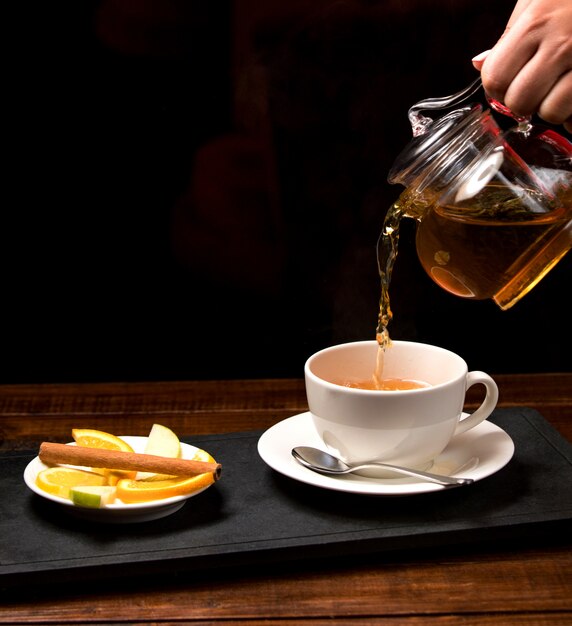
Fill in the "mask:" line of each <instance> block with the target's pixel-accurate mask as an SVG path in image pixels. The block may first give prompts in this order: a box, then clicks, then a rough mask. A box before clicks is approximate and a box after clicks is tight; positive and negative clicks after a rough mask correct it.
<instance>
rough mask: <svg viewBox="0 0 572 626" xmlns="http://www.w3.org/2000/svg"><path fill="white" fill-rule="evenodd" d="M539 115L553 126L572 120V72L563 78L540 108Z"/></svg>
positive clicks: (551, 90)
mask: <svg viewBox="0 0 572 626" xmlns="http://www.w3.org/2000/svg"><path fill="white" fill-rule="evenodd" d="M538 115H540V117H541V118H542V119H543V120H546V121H547V122H549V123H551V124H564V123H567V121H569V120H570V119H571V118H572V70H569V71H568V72H566V73H565V74H564V75H563V76H561V77H560V78H559V79H558V81H557V82H556V84H555V85H554V86H553V87H552V88H551V89H550V91H549V92H548V94H547V95H546V96H545V98H544V99H543V100H542V102H541V104H540V106H539V107H538Z"/></svg>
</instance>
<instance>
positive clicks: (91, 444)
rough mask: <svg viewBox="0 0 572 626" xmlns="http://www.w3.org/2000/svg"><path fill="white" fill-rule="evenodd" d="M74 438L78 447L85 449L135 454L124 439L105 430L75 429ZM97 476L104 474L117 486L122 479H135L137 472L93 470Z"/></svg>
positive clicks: (110, 483) (108, 480)
mask: <svg viewBox="0 0 572 626" xmlns="http://www.w3.org/2000/svg"><path fill="white" fill-rule="evenodd" d="M72 437H73V439H74V441H75V442H76V445H78V446H83V447H84V448H104V449H105V450H119V451H121V452H134V450H133V448H132V447H131V446H130V445H129V444H128V443H127V442H126V441H123V439H120V438H119V437H116V436H115V435H112V434H111V433H106V432H104V431H103V430H94V429H93V428H74V429H72ZM93 471H94V472H96V473H97V474H102V475H103V476H105V477H106V478H107V483H108V484H109V485H115V484H116V483H117V481H118V480H121V479H122V478H135V476H136V475H137V472H130V471H128V470H114V469H107V468H100V467H98V468H95V467H94V468H93Z"/></svg>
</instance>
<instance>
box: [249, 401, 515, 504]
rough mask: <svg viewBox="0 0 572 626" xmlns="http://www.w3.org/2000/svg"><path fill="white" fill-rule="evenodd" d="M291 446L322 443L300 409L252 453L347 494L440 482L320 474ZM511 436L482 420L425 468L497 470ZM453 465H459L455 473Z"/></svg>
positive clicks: (386, 492)
mask: <svg viewBox="0 0 572 626" xmlns="http://www.w3.org/2000/svg"><path fill="white" fill-rule="evenodd" d="M296 446H314V447H316V448H322V449H324V444H323V443H322V442H321V440H320V438H319V437H318V434H317V432H316V431H315V430H314V425H313V423H312V416H311V414H310V413H300V414H299V415H294V416H293V417H289V418H288V419H285V420H282V421H281V422H278V423H277V424H275V425H274V426H272V427H271V428H269V429H268V430H267V431H266V432H265V433H264V434H263V435H262V436H261V437H260V439H259V440H258V453H259V454H260V456H261V457H262V460H263V461H264V462H265V463H267V464H268V465H269V466H270V467H271V468H272V469H274V470H276V471H277V472H280V473H281V474H284V475H285V476H288V477H290V478H294V479H295V480H299V481H300V482H303V483H307V484H309V485H314V486H315V487H323V488H324V489H332V490H334V491H345V492H348V493H361V494H369V495H376V496H381V495H383V496H402V495H409V494H415V493H426V492H431V491H442V490H443V489H445V487H442V486H441V485H437V484H435V483H429V482H426V481H423V480H419V479H416V478H369V477H367V476H359V475H357V474H346V475H345V476H336V477H334V476H324V475H323V474H318V473H316V472H313V471H312V470H310V469H308V468H306V467H303V466H302V465H300V464H299V463H298V462H297V461H296V460H295V459H294V457H293V456H292V448H294V447H296ZM513 454H514V443H513V441H512V439H511V438H510V437H509V436H508V435H507V434H506V433H505V431H504V430H502V428H499V427H498V426H496V425H495V424H492V423H491V422H488V421H484V422H482V423H481V424H479V425H478V426H475V428H472V429H471V430H469V431H467V432H466V433H463V434H461V435H458V436H457V437H454V438H453V439H452V440H451V442H450V443H449V445H448V446H447V448H446V449H445V450H444V451H443V452H442V453H441V454H440V455H439V456H438V457H437V458H436V459H435V461H434V463H433V465H432V467H431V468H430V471H431V472H435V473H436V474H445V475H447V476H451V475H453V474H455V475H459V476H463V477H465V478H472V479H473V480H481V479H482V478H486V477H487V476H490V475H491V474H494V473H495V472H498V471H499V470H500V469H501V468H502V467H504V466H505V465H506V464H507V463H508V462H509V461H510V459H511V458H512V455H513ZM458 468H464V469H463V471H462V473H460V474H457V472H456V470H457V469H458Z"/></svg>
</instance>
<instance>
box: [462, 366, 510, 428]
mask: <svg viewBox="0 0 572 626" xmlns="http://www.w3.org/2000/svg"><path fill="white" fill-rule="evenodd" d="M477 384H481V385H484V386H485V389H486V395H485V399H484V400H483V401H482V403H481V405H480V406H479V408H478V409H477V410H476V411H474V412H473V413H472V414H471V415H469V417H465V419H462V420H460V421H459V422H458V423H457V426H456V428H455V433H454V434H455V435H459V434H460V433H464V432H466V431H467V430H470V429H471V428H474V427H475V426H478V425H479V424H480V423H481V422H484V421H485V420H486V419H487V417H489V415H490V414H491V413H492V412H493V410H494V408H495V407H496V405H497V402H498V399H499V389H498V387H497V384H496V383H495V381H494V380H493V379H492V378H491V377H490V376H489V375H488V374H485V372H479V371H474V372H469V373H468V374H467V383H466V387H465V390H466V389H468V388H469V387H472V386H473V385H477Z"/></svg>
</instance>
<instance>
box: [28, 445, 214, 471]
mask: <svg viewBox="0 0 572 626" xmlns="http://www.w3.org/2000/svg"><path fill="white" fill-rule="evenodd" d="M39 457H40V460H41V461H43V462H44V463H47V464H56V465H57V464H69V465H82V466H86V467H105V468H107V469H118V470H131V471H140V472H154V473H157V474H169V475H171V476H195V475H197V474H206V473H207V472H212V474H213V475H214V478H215V480H218V479H219V478H220V475H221V471H222V466H221V464H220V463H209V462H207V461H192V460H190V459H173V458H167V457H163V456H156V455H154V454H139V453H137V452H121V451H119V450H105V449H102V448H86V447H83V446H69V445H66V444H63V443H50V442H47V441H44V442H43V443H42V444H41V445H40V452H39Z"/></svg>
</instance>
